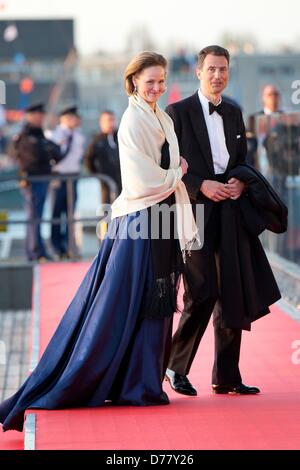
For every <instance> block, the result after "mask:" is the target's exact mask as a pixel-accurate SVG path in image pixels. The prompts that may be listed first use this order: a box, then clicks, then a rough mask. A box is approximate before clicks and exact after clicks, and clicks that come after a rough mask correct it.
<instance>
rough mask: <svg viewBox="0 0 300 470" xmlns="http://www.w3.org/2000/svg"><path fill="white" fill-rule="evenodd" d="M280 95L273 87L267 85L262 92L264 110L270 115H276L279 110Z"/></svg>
mask: <svg viewBox="0 0 300 470" xmlns="http://www.w3.org/2000/svg"><path fill="white" fill-rule="evenodd" d="M279 102H280V93H279V90H278V89H277V88H276V87H275V86H273V85H267V86H266V87H265V88H264V91H263V104H264V108H267V109H269V110H270V111H272V113H276V111H278V109H279Z"/></svg>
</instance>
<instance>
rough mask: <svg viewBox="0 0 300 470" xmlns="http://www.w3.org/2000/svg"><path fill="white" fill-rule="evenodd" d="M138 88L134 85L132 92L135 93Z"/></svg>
mask: <svg viewBox="0 0 300 470" xmlns="http://www.w3.org/2000/svg"><path fill="white" fill-rule="evenodd" d="M137 91H138V89H137V86H136V85H134V93H137Z"/></svg>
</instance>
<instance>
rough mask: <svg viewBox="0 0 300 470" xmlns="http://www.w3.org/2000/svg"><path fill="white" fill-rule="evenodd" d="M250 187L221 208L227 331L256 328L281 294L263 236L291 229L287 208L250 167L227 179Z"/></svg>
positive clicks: (240, 168)
mask: <svg viewBox="0 0 300 470" xmlns="http://www.w3.org/2000/svg"><path fill="white" fill-rule="evenodd" d="M232 177H234V178H237V179H239V180H241V181H243V182H244V183H246V185H247V191H246V192H245V193H243V195H242V196H241V197H240V198H239V199H238V200H231V199H227V200H225V201H224V202H223V203H222V206H221V232H222V233H221V246H220V257H221V274H220V275H221V292H222V307H223V308H222V326H223V327H224V328H241V329H244V330H250V329H251V322H253V321H254V320H257V319H258V318H260V317H262V316H264V315H266V314H267V313H269V311H270V310H269V306H270V305H272V304H273V303H274V302H276V301H277V300H279V299H280V297H281V295H280V291H279V289H278V286H277V283H276V281H275V278H274V275H273V273H272V269H271V267H270V264H269V262H268V259H267V257H266V254H265V252H264V249H263V247H262V245H261V243H260V240H259V238H258V236H259V235H260V234H261V233H262V232H263V231H264V230H265V229H268V230H271V231H273V232H275V233H282V232H285V231H286V229H287V208H286V206H285V205H284V204H283V202H282V201H281V199H280V197H279V196H278V195H277V194H276V192H275V191H274V189H273V188H272V187H271V185H270V184H269V183H268V182H267V180H266V179H265V178H264V177H263V176H262V175H261V174H260V173H259V172H258V171H257V170H256V169H254V168H252V167H251V166H250V165H248V164H241V165H238V166H236V167H234V168H233V169H232V170H230V172H229V173H228V179H230V178H232Z"/></svg>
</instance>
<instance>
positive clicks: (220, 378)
mask: <svg viewBox="0 0 300 470" xmlns="http://www.w3.org/2000/svg"><path fill="white" fill-rule="evenodd" d="M197 76H198V78H199V80H200V81H201V86H200V89H199V90H198V91H197V92H196V93H195V94H194V95H192V96H190V97H189V98H186V99H184V100H182V101H180V102H177V103H175V104H172V105H169V106H168V108H167V112H168V114H169V115H170V116H171V118H172V119H173V121H174V126H175V131H176V134H177V137H178V141H179V147H180V153H181V155H184V157H185V158H186V159H187V161H188V164H189V170H188V173H187V174H186V175H185V176H184V178H183V181H184V183H185V184H186V187H187V190H188V193H189V196H190V200H191V203H192V206H193V210H194V211H195V207H196V204H204V219H205V220H204V246H203V248H202V249H201V250H198V251H192V253H191V257H187V264H186V268H185V275H184V284H185V294H184V311H183V314H182V316H181V320H180V323H179V327H178V329H177V332H176V333H175V335H174V337H173V341H172V350H171V355H170V361H169V365H168V369H167V374H166V379H167V380H168V381H169V382H170V384H171V387H172V388H173V389H174V390H175V391H176V392H178V393H182V394H184V395H197V391H196V390H195V388H194V387H193V386H192V384H191V383H190V381H189V380H188V378H187V375H188V373H189V371H190V367H191V365H192V362H193V359H194V357H195V355H196V352H197V349H198V346H199V343H200V341H201V338H202V336H203V334H204V332H205V330H206V327H207V325H208V322H209V319H210V316H211V314H212V312H213V313H214V331H215V361H214V366H213V372H212V389H213V392H214V393H230V394H256V393H259V389H258V388H256V387H249V386H246V385H244V384H243V383H242V379H241V374H240V371H239V356H240V344H241V333H242V329H240V328H224V327H222V322H221V314H222V294H221V292H220V270H222V266H220V257H219V249H220V241H221V238H222V233H221V229H220V227H221V226H220V208H221V205H222V201H225V200H227V199H232V200H236V199H238V198H239V197H240V195H241V194H242V192H243V191H244V189H245V185H244V183H242V182H241V181H239V180H238V179H236V178H230V179H228V178H227V174H228V172H229V170H230V169H231V168H232V167H233V166H235V165H237V164H239V163H243V162H244V161H245V157H246V153H247V144H246V135H245V127H244V123H243V118H242V113H241V111H240V109H239V108H238V107H236V106H234V105H232V104H230V103H228V102H226V101H225V100H222V97H221V93H222V92H223V90H224V89H225V88H226V85H227V83H228V78H229V53H228V51H227V50H226V49H224V48H222V47H220V46H209V47H206V48H204V49H202V50H201V51H200V53H199V56H198V68H197ZM232 289H233V292H232V295H234V286H232Z"/></svg>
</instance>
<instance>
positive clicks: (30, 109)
mask: <svg viewBox="0 0 300 470" xmlns="http://www.w3.org/2000/svg"><path fill="white" fill-rule="evenodd" d="M25 111H26V113H44V112H45V107H44V103H34V104H31V105H30V106H27V108H26V109H25Z"/></svg>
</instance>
